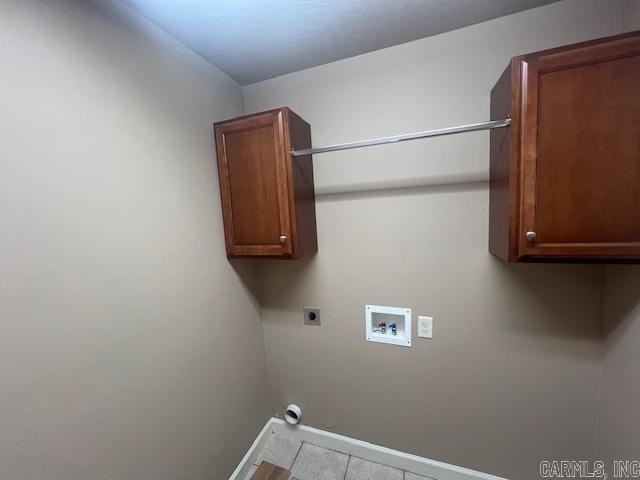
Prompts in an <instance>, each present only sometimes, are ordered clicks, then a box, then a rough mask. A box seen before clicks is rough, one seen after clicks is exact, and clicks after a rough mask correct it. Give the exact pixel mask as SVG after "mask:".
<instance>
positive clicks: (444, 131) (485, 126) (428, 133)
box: [291, 118, 511, 157]
mask: <svg viewBox="0 0 640 480" xmlns="http://www.w3.org/2000/svg"><path fill="white" fill-rule="evenodd" d="M509 125H511V119H510V118H504V119H502V120H491V121H489V122H480V123H471V124H469V125H461V126H459V127H447V128H438V129H436V130H425V131H424V132H415V133H405V134H404V135H394V136H392V137H382V138H372V139H371V140H361V141H359V142H348V143H338V144H336V145H327V146H326V147H315V148H305V149H303V150H291V155H293V156H294V157H299V156H301V155H309V154H312V155H315V154H316V153H326V152H335V151H336V150H349V149H351V148H361V147H370V146H371V145H382V144H385V143H396V142H405V141H407V140H416V139H418V138H428V137H441V136H443V135H455V134H456V133H466V132H475V131H478V130H491V129H492V128H502V127H508V126H509Z"/></svg>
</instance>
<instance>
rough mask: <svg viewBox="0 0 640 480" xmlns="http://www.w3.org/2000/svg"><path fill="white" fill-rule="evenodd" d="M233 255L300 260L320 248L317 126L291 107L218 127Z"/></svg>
mask: <svg viewBox="0 0 640 480" xmlns="http://www.w3.org/2000/svg"><path fill="white" fill-rule="evenodd" d="M214 130H215V137H216V151H217V157H218V175H219V178H220V193H221V197H222V213H223V217H224V232H225V240H226V247H227V255H228V256H229V257H230V258H231V257H272V258H292V259H298V258H301V257H303V256H308V255H312V254H314V253H315V252H316V251H317V250H318V247H317V240H316V213H315V198H314V189H313V165H312V159H311V155H306V156H299V157H292V156H291V153H290V152H291V150H292V149H298V150H299V149H303V148H308V147H311V127H310V126H309V124H307V123H306V122H305V121H304V120H302V119H301V118H300V117H299V116H298V115H296V114H295V113H294V112H292V111H291V110H290V109H288V108H279V109H277V110H271V111H268V112H262V113H256V114H254V115H247V116H244V117H240V118H236V119H233V120H227V121H224V122H219V123H216V124H215V125H214Z"/></svg>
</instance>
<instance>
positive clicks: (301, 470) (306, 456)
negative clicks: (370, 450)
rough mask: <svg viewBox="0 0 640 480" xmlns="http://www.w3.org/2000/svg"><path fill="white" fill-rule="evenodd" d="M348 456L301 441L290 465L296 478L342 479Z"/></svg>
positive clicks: (292, 475)
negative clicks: (296, 454)
mask: <svg viewBox="0 0 640 480" xmlns="http://www.w3.org/2000/svg"><path fill="white" fill-rule="evenodd" d="M348 461H349V456H348V455H346V454H344V453H339V452H335V451H333V450H328V449H326V448H322V447H318V446H316V445H312V444H310V443H306V442H305V443H303V444H302V448H301V449H300V452H299V453H298V457H297V458H296V461H295V462H294V463H293V467H291V477H292V478H294V479H296V480H343V479H344V475H345V472H346V471H347V462H348Z"/></svg>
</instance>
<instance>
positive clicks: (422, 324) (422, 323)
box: [418, 317, 433, 338]
mask: <svg viewBox="0 0 640 480" xmlns="http://www.w3.org/2000/svg"><path fill="white" fill-rule="evenodd" d="M418 336H419V337H422V338H433V317H418Z"/></svg>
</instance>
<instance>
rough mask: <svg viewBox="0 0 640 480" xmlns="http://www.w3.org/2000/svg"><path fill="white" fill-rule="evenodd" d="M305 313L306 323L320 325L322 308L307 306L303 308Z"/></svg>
mask: <svg viewBox="0 0 640 480" xmlns="http://www.w3.org/2000/svg"><path fill="white" fill-rule="evenodd" d="M302 311H303V313H304V324H305V325H320V309H319V308H311V307H305V308H303V309H302Z"/></svg>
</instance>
